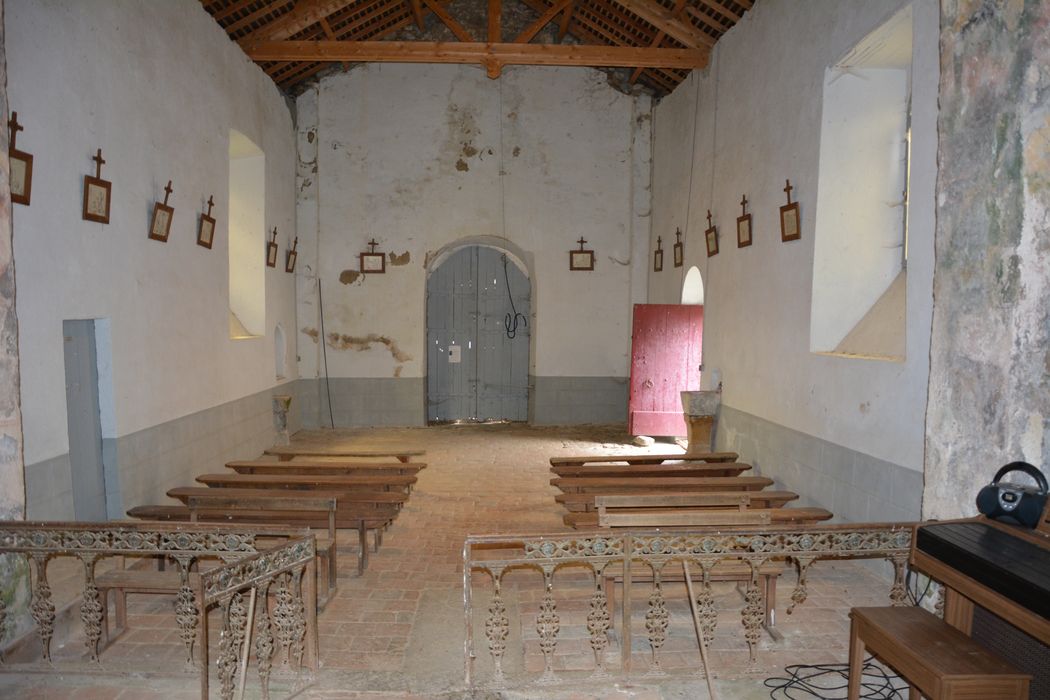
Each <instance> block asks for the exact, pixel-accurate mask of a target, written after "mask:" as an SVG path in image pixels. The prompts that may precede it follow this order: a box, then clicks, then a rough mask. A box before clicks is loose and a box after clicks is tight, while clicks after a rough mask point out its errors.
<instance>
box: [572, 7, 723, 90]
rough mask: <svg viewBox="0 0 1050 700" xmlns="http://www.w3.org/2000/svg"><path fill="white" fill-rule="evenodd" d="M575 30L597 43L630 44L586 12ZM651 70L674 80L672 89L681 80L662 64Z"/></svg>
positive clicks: (580, 14) (578, 19) (579, 16)
mask: <svg viewBox="0 0 1050 700" xmlns="http://www.w3.org/2000/svg"><path fill="white" fill-rule="evenodd" d="M575 31H576V34H578V35H579V36H580V38H582V39H587V40H588V41H591V42H594V43H595V44H601V42H603V41H604V42H608V43H609V44H612V45H613V46H628V44H626V43H625V42H624V40H623V39H621V38H619V37H617V36H615V35H614V34H612V33H611V32H609V31H608V30H607V29H606V28H605V27H602V26H601V25H600V24H598V23H596V22H595V21H594V20H592V19H590V18H588V17H587V16H586V14H584V13H582V12H579V13H577V14H576V30H575ZM647 50H652V49H647ZM656 50H657V51H667V50H668V49H656ZM677 50H679V51H681V50H682V49H677ZM689 50H693V49H689ZM698 50H700V51H703V50H704V49H698ZM634 65H635V66H638V65H640V64H637V63H636V64H634ZM705 65H706V63H705ZM650 72H662V73H663V74H664V75H666V76H667V78H668V79H669V80H670V81H672V82H671V88H670V90H673V89H674V86H675V85H677V84H678V82H679V78H678V77H677V76H673V75H672V74H670V73H667V72H666V70H665V69H664V67H661V66H653V67H650ZM670 90H668V92H670Z"/></svg>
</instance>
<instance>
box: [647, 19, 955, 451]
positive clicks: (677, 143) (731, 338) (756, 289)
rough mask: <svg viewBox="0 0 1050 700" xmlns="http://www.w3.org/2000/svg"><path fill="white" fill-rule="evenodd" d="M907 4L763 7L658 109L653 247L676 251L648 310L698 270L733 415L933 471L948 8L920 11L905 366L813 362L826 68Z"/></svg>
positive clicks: (707, 356)
mask: <svg viewBox="0 0 1050 700" xmlns="http://www.w3.org/2000/svg"><path fill="white" fill-rule="evenodd" d="M904 4H905V3H904V2H901V1H900V0H878V1H875V0H841V1H836V2H829V1H827V0H791V1H790V2H788V1H787V0H768V1H766V2H762V3H757V4H756V6H755V8H754V9H753V10H752V11H750V12H748V13H747V14H746V15H745V17H744V19H743V20H742V21H741V22H740V23H739V24H738V25H737V26H736V27H735V28H734V29H733V30H731V31H730V32H729V33H728V34H727V35H726V36H725V37H723V38H722V39H721V40H720V41H719V43H718V45H717V47H716V49H715V50H714V52H713V55H712V60H711V65H710V66H709V67H708V68H707V69H705V70H704V71H703V72H694V74H693V75H692V76H691V77H690V79H689V80H687V81H686V82H685V83H683V85H682V86H681V87H679V89H678V90H676V91H675V92H674V93H673V94H672V95H670V96H669V97H667V98H666V99H664V100H663V101H662V102H660V103H659V104H658V105H657V106H656V107H655V108H654V116H653V121H654V127H653V128H654V148H653V152H654V175H653V231H652V237H651V241H650V248H649V250H650V255H651V251H652V250H653V249H655V247H656V236H657V235H660V236H662V237H663V244H664V249H665V250H666V251H668V252H667V253H665V265H664V271H663V272H662V273H655V272H652V273H650V282H649V300H650V302H652V303H676V302H677V301H678V299H679V295H680V292H681V284H682V280H683V277H684V274H685V271H686V270H688V268H689V266H690V265H697V266H698V267H699V269H700V271H701V272H702V274H703V278H704V284H705V289H706V295H707V296H706V305H705V328H704V366H705V369H708V370H712V369H717V370H718V371H719V374H720V376H721V379H722V381H723V382H724V394H723V405H724V406H726V407H729V408H730V409H733V410H736V411H739V412H743V413H746V414H749V415H751V416H754V417H757V418H758V419H761V420H762V421H765V422H768V423H769V424H771V425H773V426H780V427H782V428H786V429H788V430H790V431H794V432H797V433H801V434H805V435H808V436H813V437H815V438H817V439H819V440H822V441H825V442H827V443H830V444H833V445H838V446H844V447H846V448H848V449H849V450H851V451H855V452H859V453H863V454H865V455H869V456H872V457H874V458H877V459H879V460H885V461H887V462H890V463H892V464H894V465H901V466H904V467H906V468H907V469H911V470H916V471H920V472H921V470H922V464H923V427H924V426H923V424H924V415H925V408H926V387H927V379H928V368H929V342H930V318H931V309H932V291H931V290H932V270H933V231H934V183H935V176H936V114H937V81H938V55H937V39H938V16H939V15H938V7H937V3H936V0H916V2H915V29H914V59H913V67H914V89H913V124H912V128H913V146H912V171H911V176H912V183H911V194H912V199H911V209H910V235H911V246H910V258H909V265H908V290H907V334H908V336H907V346H908V347H907V359H906V361H905V362H903V363H893V362H879V361H869V360H859V359H845V358H842V357H831V356H826V355H818V354H813V353H810V352H809V324H810V321H809V314H810V307H811V304H810V299H811V297H810V295H811V289H812V274H813V232H814V219H815V212H814V207H815V206H816V198H817V174H818V164H819V153H820V123H821V120H820V117H821V100H822V83H823V76H824V70H825V68H826V67H827V66H829V65H833V64H834V63H835V62H836V61H837V60H839V59H840V58H841V57H842V56H843V54H845V52H846V51H847V50H848V49H849V48H850V47H852V46H853V45H854V44H856V43H857V42H858V41H859V40H860V39H862V38H863V37H864V36H865V35H866V34H868V33H869V32H871V31H872V30H874V29H875V28H877V27H878V26H879V25H880V24H881V23H883V22H884V21H886V20H887V19H889V18H890V17H891V16H892V15H893V14H894V12H896V11H897V10H898V9H900V8H901V7H902V6H903V5H904ZM800 37H805V39H804V40H800ZM698 91H699V93H698ZM697 109H698V110H699V111H698V112H697ZM694 129H695V135H694ZM691 145H692V159H691V161H692V167H690V157H689V154H690V146H691ZM787 178H790V180H791V183H792V185H793V186H794V187H795V188H796V189H795V190H794V191H793V193H792V194H793V195H794V199H796V200H798V201H800V202H801V205H800V206H801V217H802V238H801V240H799V241H795V242H790V243H782V242H781V241H780V231H779V223H778V207H780V206H781V205H782V204H784V203H785V201H786V200H785V195H784V192H783V188H784V181H785V179H787ZM690 182H691V189H690ZM743 194H746V195H747V197H748V199H749V200H750V205H749V211H750V212H751V213H752V214H753V217H754V224H753V226H754V233H753V240H754V244H753V245H752V246H751V247H749V248H737V245H736V217H737V216H739V215H740V211H741V210H740V198H741V195H743ZM708 208H710V209H711V212H712V214H713V216H714V222H715V224H716V225H717V226H718V229H719V247H720V252H719V254H718V255H717V256H715V257H713V258H710V259H709V258H707V256H706V251H705V248H704V242H703V240H704V239H703V231H704V229H705V228H707V223H706V218H705V216H706V212H707V209H708ZM677 226H680V227H681V228H682V230H683V231H685V232H686V236H685V238H686V241H687V243H686V248H685V265H684V266H683V267H681V268H677V269H676V268H673V267H671V266H670V265H669V264H667V262H666V261H668V260H670V244H669V241H670V242H673V240H674V230H675V227H677ZM711 376H712V373H711V372H708V373H707V377H706V378H705V382H704V383H705V384H706V383H708V382H710V381H711ZM812 459H813V460H814V461H815V460H817V459H818V458H817V457H813V458H812ZM843 468H844V469H845V470H846V471H849V469H850V468H851V467H850V465H849V464H847V465H844V467H843Z"/></svg>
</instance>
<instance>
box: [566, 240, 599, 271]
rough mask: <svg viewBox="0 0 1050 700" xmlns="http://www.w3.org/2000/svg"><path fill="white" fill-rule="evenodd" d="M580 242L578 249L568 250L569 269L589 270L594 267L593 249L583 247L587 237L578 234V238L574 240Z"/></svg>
mask: <svg viewBox="0 0 1050 700" xmlns="http://www.w3.org/2000/svg"><path fill="white" fill-rule="evenodd" d="M576 242H577V243H579V244H580V249H579V250H570V251H569V269H570V270H572V271H581V270H582V271H585V272H589V271H591V270H593V269H594V251H593V250H587V249H586V248H584V247H583V246H584V244H586V243H587V239H586V238H584V237H583V236H580V240H578V241H576Z"/></svg>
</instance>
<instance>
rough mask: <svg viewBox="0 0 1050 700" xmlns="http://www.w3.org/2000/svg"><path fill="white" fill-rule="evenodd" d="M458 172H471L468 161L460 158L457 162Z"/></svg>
mask: <svg viewBox="0 0 1050 700" xmlns="http://www.w3.org/2000/svg"><path fill="white" fill-rule="evenodd" d="M456 170H458V171H460V172H461V173H465V172H467V171H468V170H470V166H469V165H467V161H465V160H463V159H462V158H460V159H459V160H457V161H456Z"/></svg>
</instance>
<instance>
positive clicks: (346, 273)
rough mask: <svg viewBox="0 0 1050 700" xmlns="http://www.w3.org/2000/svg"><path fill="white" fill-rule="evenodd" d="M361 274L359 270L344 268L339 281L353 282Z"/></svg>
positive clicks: (344, 282)
mask: <svg viewBox="0 0 1050 700" xmlns="http://www.w3.org/2000/svg"><path fill="white" fill-rule="evenodd" d="M360 276H361V273H360V272H358V271H357V270H343V271H342V272H340V273H339V281H340V282H342V283H343V284H353V283H354V282H356V281H357V279H358V278H359V277H360Z"/></svg>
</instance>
